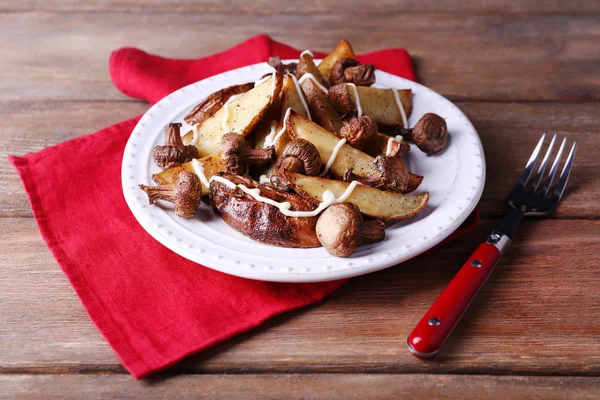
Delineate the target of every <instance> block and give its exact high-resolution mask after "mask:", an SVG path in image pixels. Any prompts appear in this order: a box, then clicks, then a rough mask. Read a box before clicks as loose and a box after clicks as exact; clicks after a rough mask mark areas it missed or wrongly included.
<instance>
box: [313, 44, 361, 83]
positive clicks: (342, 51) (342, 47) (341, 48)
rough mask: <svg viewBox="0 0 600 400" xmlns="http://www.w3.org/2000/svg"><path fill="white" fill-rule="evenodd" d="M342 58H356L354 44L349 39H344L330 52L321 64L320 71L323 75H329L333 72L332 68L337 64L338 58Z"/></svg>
mask: <svg viewBox="0 0 600 400" xmlns="http://www.w3.org/2000/svg"><path fill="white" fill-rule="evenodd" d="M342 58H355V55H354V51H353V50H352V46H351V45H350V43H349V42H348V41H347V40H342V41H340V42H339V43H338V45H337V46H336V48H335V49H334V50H333V51H332V52H331V53H329V54H328V55H327V56H326V57H325V58H324V59H323V61H321V63H320V64H319V67H318V68H319V72H321V75H323V76H327V77H328V76H329V75H330V74H331V69H332V68H333V66H334V65H335V63H336V62H337V61H338V60H341V59H342Z"/></svg>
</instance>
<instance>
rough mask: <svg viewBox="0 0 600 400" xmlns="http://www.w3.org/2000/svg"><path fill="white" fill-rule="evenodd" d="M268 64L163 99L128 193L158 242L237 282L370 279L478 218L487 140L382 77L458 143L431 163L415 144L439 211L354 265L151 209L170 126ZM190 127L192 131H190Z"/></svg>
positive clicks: (125, 171) (211, 219)
mask: <svg viewBox="0 0 600 400" xmlns="http://www.w3.org/2000/svg"><path fill="white" fill-rule="evenodd" d="M271 71H272V68H271V67H269V66H268V65H267V64H266V63H261V64H255V65H250V66H248V67H244V68H239V69H236V70H233V71H229V72H225V73H223V74H220V75H215V76H213V77H211V78H208V79H204V80H202V81H199V82H196V83H194V84H191V85H189V86H186V87H184V88H182V89H179V90H177V91H176V92H173V93H171V94H170V95H169V96H167V97H165V98H164V99H162V100H161V101H160V102H158V103H157V104H155V105H154V106H153V107H152V108H150V109H149V110H148V111H147V112H146V114H144V116H143V117H142V118H141V119H140V121H139V122H138V124H137V126H136V127H135V129H134V130H133V133H132V134H131V137H130V138H129V141H128V142H127V145H126V147H125V154H124V156H123V166H122V182H123V193H124V195H125V200H126V201H127V204H128V205H129V208H130V209H131V211H132V212H133V215H134V216H135V218H136V219H137V220H138V222H139V223H140V224H141V225H142V227H144V229H145V230H146V231H147V232H148V233H149V234H150V235H152V236H153V237H154V238H155V239H156V240H158V241H159V242H160V243H162V244H163V245H164V246H166V247H168V248H169V249H171V250H172V251H174V252H175V253H177V254H179V255H181V256H183V257H185V258H187V259H189V260H192V261H194V262H197V263H199V264H202V265H204V266H206V267H209V268H213V269H216V270H218V271H221V272H225V273H228V274H232V275H237V276H241V277H245V278H251V279H259V280H265V281H278V282H317V281H328V280H334V279H340V278H347V277H351V276H356V275H362V274H366V273H369V272H373V271H377V270H380V269H383V268H387V267H390V266H393V265H396V264H398V263H401V262H403V261H406V260H408V259H410V258H413V257H415V256H417V255H419V254H421V253H423V252H424V251H426V250H428V249H430V248H432V247H433V246H435V245H436V244H438V243H440V242H441V241H442V240H443V239H444V238H446V237H447V236H448V235H450V234H451V233H452V232H453V231H454V230H455V229H456V228H458V226H459V225H460V224H461V223H462V222H463V221H464V220H465V219H466V218H467V217H468V216H469V214H470V213H471V211H472V210H473V209H474V208H475V205H476V204H477V202H478V201H479V198H480V197H481V192H482V190H483V185H484V181H485V160H484V155H483V149H482V147H481V142H480V140H479V137H478V136H477V132H476V131H475V128H474V127H473V125H472V124H471V123H470V122H469V120H468V119H467V117H465V115H464V114H463V113H462V112H461V111H460V110H459V109H458V108H457V107H456V106H455V105H454V104H452V103H451V102H450V101H448V100H446V99H445V98H444V97H442V96H440V95H439V94H437V93H435V92H434V91H432V90H431V89H428V88H426V87H425V86H422V85H419V84H418V83H415V82H412V81H409V80H406V79H403V78H400V77H397V76H394V75H391V74H388V73H385V72H382V71H377V72H376V76H377V84H376V86H380V87H395V88H398V89H412V91H413V111H412V114H411V116H410V118H409V124H410V126H413V125H414V124H415V123H416V122H417V121H418V120H419V118H420V117H421V116H422V115H423V114H424V113H426V112H434V113H436V114H439V115H441V116H442V117H444V118H446V122H447V124H448V131H449V133H450V142H449V145H448V147H447V148H446V149H445V150H444V151H443V152H442V153H441V154H438V155H434V156H429V157H428V156H426V155H425V154H424V153H422V152H421V151H419V150H418V149H417V148H416V147H415V146H414V145H413V148H412V150H411V152H410V153H409V156H408V165H409V170H410V171H412V172H414V173H417V174H420V175H423V176H424V177H425V179H424V180H423V183H422V185H421V186H420V187H419V191H429V193H430V195H431V196H430V200H429V204H428V205H427V207H426V208H425V210H424V211H423V212H421V213H420V214H419V215H417V216H416V217H415V218H412V219H409V220H407V221H402V222H400V223H398V224H396V225H394V226H392V227H391V228H388V229H387V230H386V238H385V240H384V241H383V242H381V243H375V244H370V245H366V246H361V247H360V248H359V250H358V251H357V252H356V253H355V254H354V255H353V256H352V257H350V258H337V257H333V256H331V255H330V254H328V253H327V252H326V251H325V250H324V249H323V248H316V249H288V248H283V247H277V246H272V245H268V244H262V243H258V242H255V241H252V240H250V239H248V238H246V237H245V236H243V235H241V234H240V233H238V232H236V231H235V230H233V229H232V228H230V227H229V226H228V225H227V224H225V222H223V220H222V219H221V218H220V217H219V216H218V215H217V214H216V213H215V212H214V211H213V210H212V209H211V207H209V206H207V205H206V204H204V203H203V204H202V206H201V207H200V209H199V211H198V212H197V213H196V218H193V219H189V220H185V219H181V218H178V217H176V216H175V214H174V212H173V210H172V207H171V206H170V205H169V204H166V203H162V202H159V203H160V204H159V205H158V206H157V205H154V206H150V205H148V200H147V197H146V195H145V194H144V193H143V192H142V191H141V190H140V189H139V188H138V184H140V183H142V184H145V185H153V184H154V183H153V182H152V179H151V176H152V174H153V173H156V172H159V168H158V167H156V166H155V165H154V162H153V161H152V148H153V147H154V146H156V145H158V144H162V143H163V127H164V126H165V125H166V124H168V123H169V122H173V121H181V122H183V117H184V116H185V115H186V114H187V113H188V111H189V110H190V109H191V108H192V107H193V106H195V105H196V104H197V103H199V102H200V101H201V100H202V99H204V98H205V97H206V96H208V95H209V94H211V93H213V92H215V91H216V90H219V89H221V88H224V87H227V86H230V85H234V84H240V83H244V82H250V81H255V80H258V79H259V78H260V77H261V76H262V75H264V74H265V73H267V72H271ZM188 129H190V127H189V125H187V124H185V123H184V124H183V127H182V132H187V131H188Z"/></svg>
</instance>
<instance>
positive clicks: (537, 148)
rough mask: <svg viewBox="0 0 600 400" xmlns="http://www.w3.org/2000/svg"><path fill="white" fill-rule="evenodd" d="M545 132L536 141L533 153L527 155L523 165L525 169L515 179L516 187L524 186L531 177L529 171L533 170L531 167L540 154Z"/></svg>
mask: <svg viewBox="0 0 600 400" xmlns="http://www.w3.org/2000/svg"><path fill="white" fill-rule="evenodd" d="M546 134H547V132H546V133H544V134H543V135H542V138H541V139H540V141H539V142H538V144H537V146H535V149H533V153H531V156H530V157H529V160H528V161H527V164H526V165H525V169H524V170H523V173H522V174H521V176H520V177H519V180H518V181H517V187H518V186H522V187H525V185H527V182H528V181H529V178H530V177H531V173H532V172H533V167H534V166H535V163H536V161H537V159H538V156H539V155H540V149H541V148H542V144H543V143H544V140H545V139H546Z"/></svg>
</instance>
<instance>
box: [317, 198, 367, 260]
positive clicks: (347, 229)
mask: <svg viewBox="0 0 600 400" xmlns="http://www.w3.org/2000/svg"><path fill="white" fill-rule="evenodd" d="M363 225H364V221H363V218H362V216H361V215H360V210H359V209H358V207H357V206H356V205H354V204H352V203H340V204H334V205H332V206H331V207H329V208H327V209H326V210H325V211H323V213H322V214H321V216H320V217H319V219H318V220H317V226H316V232H317V238H318V239H319V242H320V243H321V245H323V247H324V248H325V250H327V251H328V252H329V253H330V254H333V255H334V256H337V257H349V256H350V255H351V254H352V253H354V252H355V251H356V249H357V248H358V246H359V245H360V242H361V231H362V230H363Z"/></svg>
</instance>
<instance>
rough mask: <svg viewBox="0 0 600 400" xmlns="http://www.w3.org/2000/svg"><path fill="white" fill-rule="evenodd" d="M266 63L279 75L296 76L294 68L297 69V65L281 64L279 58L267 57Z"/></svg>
mask: <svg viewBox="0 0 600 400" xmlns="http://www.w3.org/2000/svg"><path fill="white" fill-rule="evenodd" d="M267 63H268V64H269V65H270V66H271V67H273V68H275V70H277V71H279V73H281V74H285V73H289V74H292V75H296V67H298V63H289V64H284V63H282V62H281V58H280V57H279V56H275V57H269V61H267Z"/></svg>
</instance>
